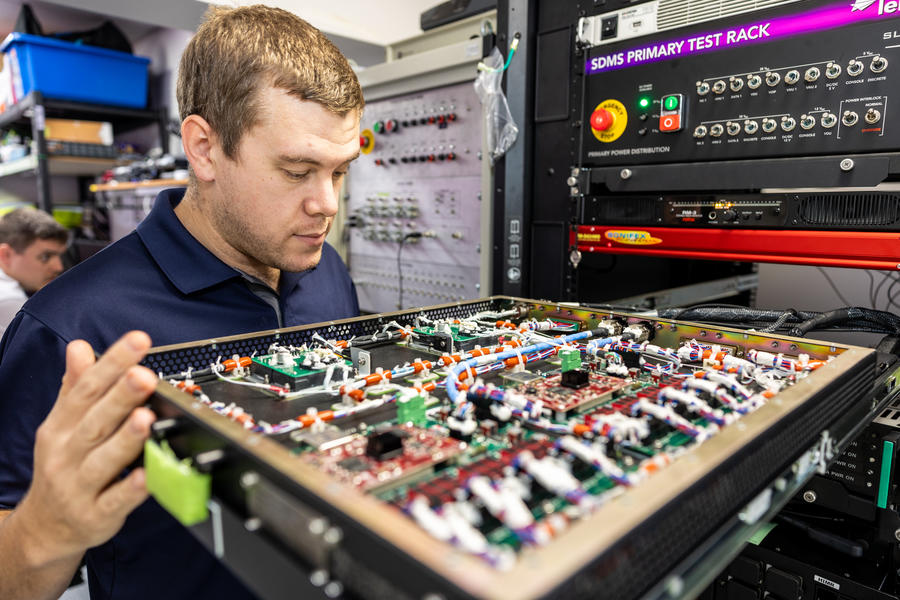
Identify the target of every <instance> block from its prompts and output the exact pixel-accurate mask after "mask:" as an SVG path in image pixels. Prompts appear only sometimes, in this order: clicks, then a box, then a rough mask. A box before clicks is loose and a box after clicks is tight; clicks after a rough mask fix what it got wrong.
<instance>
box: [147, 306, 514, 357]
mask: <svg viewBox="0 0 900 600" xmlns="http://www.w3.org/2000/svg"><path fill="white" fill-rule="evenodd" d="M503 302H504V301H503V300H497V299H495V300H476V301H472V302H466V303H459V304H456V305H446V306H441V307H437V308H427V309H422V310H418V311H416V310H408V311H406V314H407V315H409V316H410V317H414V316H415V315H424V316H426V317H428V318H430V319H453V318H456V319H459V318H462V317H464V316H467V315H470V314H472V313H476V312H479V311H484V310H498V309H499V307H500V306H502V305H503ZM389 321H390V317H389V318H388V320H387V321H386V320H385V319H384V318H382V317H380V316H377V315H376V316H374V317H372V318H371V319H365V320H359V321H336V322H334V323H331V324H329V325H324V326H321V327H308V328H292V329H287V330H285V331H281V332H279V333H277V334H269V335H259V336H254V335H252V334H250V335H247V336H242V337H239V338H237V339H233V340H230V341H216V342H213V341H209V340H208V341H201V342H197V343H193V344H185V345H184V346H182V347H181V348H179V349H177V350H168V351H165V352H157V353H154V354H148V355H147V357H146V358H144V361H143V364H144V366H146V367H148V368H149V369H150V370H151V371H154V372H156V373H164V374H171V373H178V372H181V371H185V370H187V369H188V368H191V369H204V368H206V367H208V366H209V365H210V364H212V363H214V362H216V360H218V359H219V358H222V357H229V356H232V355H234V354H238V355H240V356H250V355H251V354H253V353H254V352H255V353H260V354H264V353H265V352H266V351H267V349H268V348H269V346H270V345H272V344H275V343H278V344H284V345H294V346H301V345H303V344H308V343H310V341H312V336H313V335H314V334H319V335H321V336H322V337H324V338H325V339H338V340H347V339H350V338H352V337H354V336H359V335H371V334H373V333H376V332H378V331H381V330H382V329H383V327H384V326H385V324H386V323H388V322H389Z"/></svg>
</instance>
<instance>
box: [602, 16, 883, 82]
mask: <svg viewBox="0 0 900 600" xmlns="http://www.w3.org/2000/svg"><path fill="white" fill-rule="evenodd" d="M898 13H900V1H898V0H847V1H845V2H841V3H840V4H833V5H830V6H826V7H823V8H817V9H814V10H810V11H808V12H804V13H799V14H795V15H788V16H784V17H775V18H772V19H766V20H762V21H757V22H754V23H751V24H747V25H742V26H737V27H732V28H730V29H720V30H716V31H710V32H708V33H701V34H698V35H692V36H690V37H681V38H675V39H672V40H669V41H666V42H659V43H655V44H650V45H646V46H636V47H634V48H630V49H628V50H622V51H619V52H613V53H611V54H603V55H600V56H594V57H592V58H589V59H588V60H587V62H586V63H585V65H584V72H585V73H586V74H587V75H595V74H597V73H604V72H607V71H614V70H616V69H624V68H627V67H634V66H637V65H644V64H648V63H653V62H658V61H662V60H669V59H672V58H679V57H683V56H693V55H696V54H703V53H705V52H712V51H715V50H722V49H725V48H734V47H738V46H744V45H749V44H754V43H758V42H763V41H770V40H776V39H779V38H786V37H791V36H796V35H803V34H808V33H815V32H817V31H826V30H828V29H834V28H836V27H842V26H844V25H850V24H853V23H859V22H863V21H873V20H877V19H886V18H891V17H895V16H898Z"/></svg>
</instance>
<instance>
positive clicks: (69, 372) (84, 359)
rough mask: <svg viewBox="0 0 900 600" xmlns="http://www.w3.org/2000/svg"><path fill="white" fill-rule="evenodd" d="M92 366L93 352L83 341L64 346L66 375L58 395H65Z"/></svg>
mask: <svg viewBox="0 0 900 600" xmlns="http://www.w3.org/2000/svg"><path fill="white" fill-rule="evenodd" d="M92 364H94V350H93V349H92V348H91V345H90V344H88V343H87V342H86V341H84V340H75V341H73V342H69V345H68V346H66V373H65V375H63V380H62V387H61V388H60V389H59V393H60V395H61V396H62V395H65V394H66V393H67V392H68V391H69V390H70V389H72V386H74V385H75V384H76V383H77V382H78V379H79V378H80V377H81V374H82V373H84V372H85V371H86V370H87V369H88V368H89V367H90V366H91V365H92Z"/></svg>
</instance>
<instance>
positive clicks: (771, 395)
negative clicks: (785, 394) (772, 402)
mask: <svg viewBox="0 0 900 600" xmlns="http://www.w3.org/2000/svg"><path fill="white" fill-rule="evenodd" d="M762 395H763V398H774V397H775V392H773V391H772V390H766V391H764V392H763V393H762Z"/></svg>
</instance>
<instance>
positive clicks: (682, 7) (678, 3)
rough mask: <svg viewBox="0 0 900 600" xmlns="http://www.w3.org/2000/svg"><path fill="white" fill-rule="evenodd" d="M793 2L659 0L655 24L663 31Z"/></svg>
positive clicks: (786, 0) (790, 0)
mask: <svg viewBox="0 0 900 600" xmlns="http://www.w3.org/2000/svg"><path fill="white" fill-rule="evenodd" d="M793 2H797V0H687V1H685V0H661V1H660V3H659V13H658V14H657V19H656V25H657V30H658V31H665V30H667V29H675V28H676V27H685V26H686V25H696V24H697V23H704V22H706V21H712V20H713V19H721V18H723V17H731V16H734V15H740V14H743V13H748V12H752V11H754V10H760V9H763V8H772V7H775V6H781V5H784V4H791V3H793Z"/></svg>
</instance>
